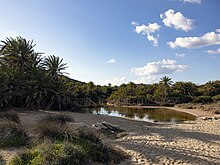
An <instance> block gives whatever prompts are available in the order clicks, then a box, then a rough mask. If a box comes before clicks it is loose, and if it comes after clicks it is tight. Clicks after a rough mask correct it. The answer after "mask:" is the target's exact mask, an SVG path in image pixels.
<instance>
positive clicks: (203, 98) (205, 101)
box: [193, 96, 213, 104]
mask: <svg viewBox="0 0 220 165" xmlns="http://www.w3.org/2000/svg"><path fill="white" fill-rule="evenodd" d="M193 102H194V103H202V104H208V103H212V102H213V100H212V98H211V97H210V96H199V97H196V98H195V99H194V101H193Z"/></svg>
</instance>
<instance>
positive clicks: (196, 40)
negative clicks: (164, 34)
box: [167, 32, 220, 49]
mask: <svg viewBox="0 0 220 165" xmlns="http://www.w3.org/2000/svg"><path fill="white" fill-rule="evenodd" d="M167 44H168V45H169V46H170V47H171V48H176V47H181V48H188V49H189V48H201V47H204V46H210V45H219V44H220V34H218V33H215V32H208V33H206V34H204V35H202V36H200V37H184V38H183V37H178V38H176V40H175V41H174V42H168V43H167Z"/></svg>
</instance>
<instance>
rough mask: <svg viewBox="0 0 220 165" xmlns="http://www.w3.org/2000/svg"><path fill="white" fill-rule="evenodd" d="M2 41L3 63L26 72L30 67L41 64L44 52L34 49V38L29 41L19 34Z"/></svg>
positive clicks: (0, 57)
mask: <svg viewBox="0 0 220 165" xmlns="http://www.w3.org/2000/svg"><path fill="white" fill-rule="evenodd" d="M1 42H2V44H1V45H0V61H1V64H2V65H5V66H7V67H9V68H13V69H18V70H19V71H21V72H24V71H25V70H28V69H29V68H30V67H33V66H35V67H36V66H37V65H38V64H39V62H40V55H41V54H42V53H36V52H35V51H34V47H35V45H36V44H33V40H31V41H30V40H28V41H27V40H26V39H24V38H22V37H20V36H19V37H16V38H11V37H10V38H6V40H5V41H1Z"/></svg>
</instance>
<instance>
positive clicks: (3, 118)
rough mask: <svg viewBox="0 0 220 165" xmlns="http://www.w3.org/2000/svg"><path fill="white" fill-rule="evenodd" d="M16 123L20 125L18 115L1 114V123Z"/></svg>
mask: <svg viewBox="0 0 220 165" xmlns="http://www.w3.org/2000/svg"><path fill="white" fill-rule="evenodd" d="M5 121H7V122H14V123H17V124H19V123H20V120H19V117H18V114H17V113H16V112H13V111H10V112H0V122H5Z"/></svg>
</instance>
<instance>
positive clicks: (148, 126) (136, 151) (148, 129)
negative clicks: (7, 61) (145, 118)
mask: <svg viewBox="0 0 220 165" xmlns="http://www.w3.org/2000/svg"><path fill="white" fill-rule="evenodd" d="M175 109H177V108H175ZM48 113H60V112H48V111H40V112H30V111H23V112H19V116H20V119H21V122H22V124H23V125H25V126H26V127H27V128H28V127H29V126H30V125H31V124H32V123H33V122H34V121H35V120H37V119H38V117H39V116H40V115H45V114H48ZM63 113H66V114H68V115H71V116H72V117H73V118H74V119H75V121H76V122H80V123H84V124H87V125H92V124H94V123H96V122H103V121H106V122H109V123H111V124H114V125H118V126H119V127H120V128H121V129H124V130H125V133H123V134H124V135H123V136H121V137H120V138H118V139H113V140H110V141H109V143H111V144H112V145H115V146H116V147H118V148H120V149H122V150H123V151H124V152H126V153H127V154H128V155H130V158H129V159H127V160H125V161H123V162H121V164H124V165H127V164H143V165H147V164H149V165H150V164H152V165H153V164H155V165H156V164H158V165H160V164H167V165H168V164H169V165H170V164H198V165H206V164H210V165H217V164H220V129H219V128H220V120H205V121H204V120H201V119H198V120H196V121H190V122H184V123H182V124H174V125H160V124H152V123H147V122H142V121H134V120H129V119H124V118H118V117H109V116H102V115H94V114H81V113H72V112H63ZM191 113H192V114H193V112H191ZM203 113H204V112H202V113H199V112H197V115H196V114H194V115H196V116H197V117H198V116H205V114H203ZM205 113H207V114H206V115H208V116H210V114H209V113H208V112H205ZM23 151H24V148H20V149H16V150H15V149H13V148H9V149H1V150H0V154H1V155H3V156H4V158H5V159H6V160H10V159H11V158H12V157H13V156H14V155H16V154H17V153H19V152H23Z"/></svg>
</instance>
